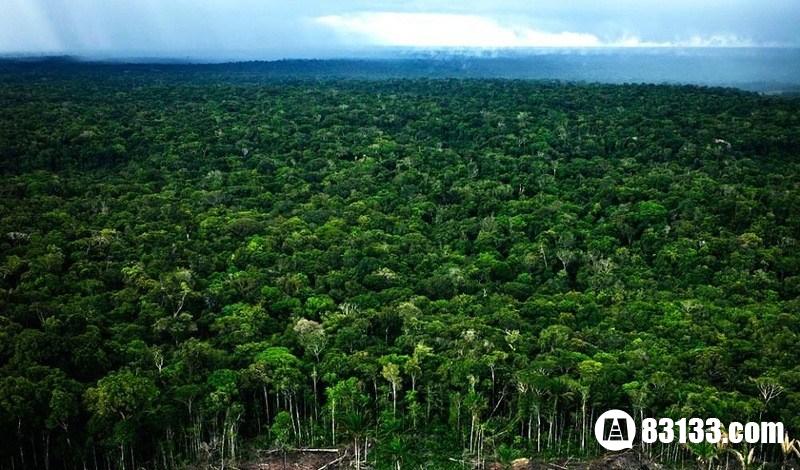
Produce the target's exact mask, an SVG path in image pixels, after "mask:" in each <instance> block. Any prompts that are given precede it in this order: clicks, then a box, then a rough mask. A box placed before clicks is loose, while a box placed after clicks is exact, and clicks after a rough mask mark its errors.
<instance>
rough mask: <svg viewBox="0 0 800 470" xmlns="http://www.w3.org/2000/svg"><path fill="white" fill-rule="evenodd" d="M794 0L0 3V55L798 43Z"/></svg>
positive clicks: (229, 55) (324, 53)
mask: <svg viewBox="0 0 800 470" xmlns="http://www.w3.org/2000/svg"><path fill="white" fill-rule="evenodd" d="M798 25H800V0H506V1H504V0H493V1H478V0H459V1H452V0H450V1H444V0H411V1H402V2H401V1H387V0H373V1H366V0H325V1H309V0H0V54H19V53H22V54H73V55H83V56H103V57H115V56H119V57H130V56H138V57H175V58H180V57H191V58H208V59H243V58H248V59H280V58H329V57H347V56H353V55H357V54H359V53H363V52H365V51H374V50H382V49H385V48H395V47H400V48H406V47H411V48H532V47H544V48H547V47H577V48H602V47H744V46H746V47H775V46H777V47H800V28H799V27H798Z"/></svg>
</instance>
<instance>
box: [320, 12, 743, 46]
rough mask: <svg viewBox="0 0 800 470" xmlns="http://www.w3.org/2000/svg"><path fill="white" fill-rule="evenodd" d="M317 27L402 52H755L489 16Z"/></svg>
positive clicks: (371, 17) (325, 20)
mask: <svg viewBox="0 0 800 470" xmlns="http://www.w3.org/2000/svg"><path fill="white" fill-rule="evenodd" d="M313 21H314V23H316V24H318V25H322V26H324V27H327V28H330V29H332V30H333V31H334V32H336V33H337V34H338V35H339V36H340V37H341V38H342V39H343V40H345V41H350V42H353V43H368V44H371V45H376V46H402V47H477V48H518V47H567V48H570V47H574V48H588V47H750V46H753V45H754V44H753V43H752V41H749V40H747V39H742V38H739V37H738V36H735V35H724V34H723V35H711V36H699V35H695V36H692V37H689V38H684V39H676V40H674V41H648V40H643V39H641V38H639V37H638V36H623V37H620V38H615V39H603V38H600V37H598V36H597V35H595V34H591V33H585V32H575V31H558V32H548V31H542V30H539V29H536V28H533V27H530V26H527V25H505V24H500V23H499V22H498V21H496V20H494V19H492V18H488V17H485V16H478V15H467V14H449V13H405V12H358V13H351V14H344V15H326V16H318V17H315V18H314V19H313Z"/></svg>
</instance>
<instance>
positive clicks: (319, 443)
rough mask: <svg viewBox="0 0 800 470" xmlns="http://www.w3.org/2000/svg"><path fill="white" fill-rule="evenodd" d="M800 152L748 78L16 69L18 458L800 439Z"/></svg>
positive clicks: (5, 74)
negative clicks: (605, 426) (743, 435)
mask: <svg viewBox="0 0 800 470" xmlns="http://www.w3.org/2000/svg"><path fill="white" fill-rule="evenodd" d="M799 156H800V101H798V100H797V99H791V98H780V97H768V96H760V95H756V94H753V93H746V92H742V91H736V90H732V89H721V88H719V89H715V88H699V87H691V86H656V85H591V84H566V83H556V82H531V81H511V80H449V79H438V80H437V79H433V80H428V79H416V80H394V79H384V80H344V79H303V78H293V79H289V78H285V79H276V78H274V77H273V78H269V77H264V76H261V75H259V74H257V73H246V72H242V71H240V70H237V69H234V70H231V71H226V69H225V67H222V66H215V67H206V68H203V67H191V66H180V67H177V66H166V65H154V66H123V65H81V66H63V67H61V66H55V65H54V66H51V67H49V68H46V69H41V68H25V67H22V68H13V69H8V68H6V69H4V71H2V72H0V178H1V180H0V181H1V182H2V184H0V467H2V468H9V469H10V468H14V469H21V468H53V469H57V468H67V469H73V468H74V469H81V468H88V469H95V468H97V469H110V468H126V469H134V468H139V467H146V468H174V467H179V466H181V465H185V464H189V463H201V464H203V463H205V464H208V465H214V466H217V467H219V466H230V465H232V464H234V463H235V462H237V461H242V460H244V459H247V458H249V457H250V456H251V455H252V453H253V452H254V450H255V449H270V448H281V449H288V448H292V447H304V446H316V447H332V446H339V447H342V446H348V445H349V446H350V448H351V449H352V450H353V451H354V452H358V453H359V455H360V459H361V460H363V461H366V462H367V463H368V464H369V465H372V466H376V467H377V468H391V467H393V466H394V467H395V468H398V466H402V467H403V468H406V467H408V468H418V467H419V465H421V464H428V465H429V466H430V467H431V468H449V467H448V466H452V465H454V463H453V461H451V460H449V459H450V458H454V459H457V460H461V459H465V460H466V459H474V458H484V457H485V458H486V459H490V460H494V461H508V460H509V459H512V458H514V457H517V456H537V455H540V456H556V455H574V456H578V457H586V456H591V455H595V454H597V453H598V452H600V451H601V449H599V447H598V445H597V443H596V442H595V440H594V438H593V437H592V431H591V427H592V422H593V419H594V418H596V417H597V416H598V415H599V414H600V413H601V412H602V411H604V410H606V409H609V408H621V409H625V410H628V411H629V412H630V413H631V414H633V415H635V416H636V418H637V419H641V418H642V417H648V416H652V417H662V416H665V417H674V418H680V417H702V418H705V417H717V418H719V419H721V420H722V421H723V422H727V421H730V420H736V421H759V420H772V421H782V422H783V423H784V425H785V426H786V430H787V432H788V434H789V435H790V436H792V437H793V436H795V435H797V434H798V433H800V348H799V347H798V341H799V340H800V302H798V297H800V245H798V244H799V243H800V240H799V239H800V159H799V158H798V157H799ZM644 450H645V451H646V452H650V453H652V454H654V455H659V456H660V458H661V459H663V460H668V459H673V460H685V461H687V462H691V461H693V460H694V458H695V456H700V457H701V459H705V460H706V461H708V460H711V459H713V458H714V455H715V452H722V450H720V449H716V448H710V449H709V448H707V447H706V448H700V447H698V448H688V449H687V448H685V447H684V446H680V448H678V446H677V444H676V445H674V446H672V447H669V448H666V447H664V448H659V447H655V446H654V447H652V448H646V449H644ZM739 450H740V451H743V452H744V453H745V455H746V453H747V451H748V449H747V448H740V449H739ZM782 458H783V456H782V454H781V450H780V446H775V445H773V446H764V447H762V448H760V449H759V448H756V450H755V459H756V460H757V461H772V462H780V461H781V459H782ZM437 466H438V467H437Z"/></svg>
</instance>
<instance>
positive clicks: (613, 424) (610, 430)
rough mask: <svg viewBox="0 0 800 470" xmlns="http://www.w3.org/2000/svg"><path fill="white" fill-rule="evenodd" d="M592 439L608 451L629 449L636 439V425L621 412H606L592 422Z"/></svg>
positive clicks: (626, 414)
mask: <svg viewBox="0 0 800 470" xmlns="http://www.w3.org/2000/svg"><path fill="white" fill-rule="evenodd" d="M594 437H595V438H597V442H599V443H600V445H601V446H603V447H605V448H606V449H608V450H622V449H630V448H632V447H633V438H635V437H636V423H635V422H634V421H633V418H631V415H629V414H628V413H626V412H624V411H622V410H608V411H606V412H605V413H603V414H601V415H600V416H599V417H598V418H597V421H595V422H594Z"/></svg>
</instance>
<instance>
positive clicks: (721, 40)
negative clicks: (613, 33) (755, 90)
mask: <svg viewBox="0 0 800 470" xmlns="http://www.w3.org/2000/svg"><path fill="white" fill-rule="evenodd" d="M606 45H607V46H611V47H757V45H756V44H755V43H753V41H751V40H749V39H744V38H740V37H739V36H736V35H730V34H715V35H712V36H699V35H695V36H691V37H689V38H686V39H677V40H674V41H643V40H642V39H640V38H639V37H638V36H623V37H622V38H621V39H618V40H615V41H610V42H608V43H606ZM767 45H768V44H767Z"/></svg>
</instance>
